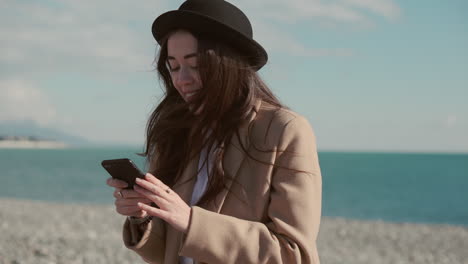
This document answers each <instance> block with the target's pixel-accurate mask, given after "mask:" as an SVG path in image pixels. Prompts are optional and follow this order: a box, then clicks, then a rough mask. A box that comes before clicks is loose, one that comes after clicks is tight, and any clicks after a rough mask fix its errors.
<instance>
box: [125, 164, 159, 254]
mask: <svg viewBox="0 0 468 264" xmlns="http://www.w3.org/2000/svg"><path fill="white" fill-rule="evenodd" d="M155 157H157V155H155ZM155 163H156V162H153V163H152V164H150V166H149V169H148V171H149V172H151V173H153V174H154V164H155ZM141 229H143V230H141ZM122 235H123V241H124V244H125V246H126V247H127V248H129V249H131V250H133V251H135V252H136V253H137V254H138V255H140V256H141V257H142V258H143V259H144V260H145V261H146V262H149V263H164V255H165V250H166V223H165V222H164V221H163V220H162V219H160V218H157V217H153V219H152V220H151V221H150V222H149V224H147V225H146V227H145V228H141V227H140V226H138V225H135V224H132V223H130V221H129V220H128V219H127V220H125V223H124V225H123V233H122Z"/></svg>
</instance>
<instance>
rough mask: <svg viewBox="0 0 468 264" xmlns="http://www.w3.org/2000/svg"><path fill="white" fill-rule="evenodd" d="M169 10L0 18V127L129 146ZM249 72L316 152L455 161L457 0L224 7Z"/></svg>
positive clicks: (52, 1) (461, 8)
mask: <svg viewBox="0 0 468 264" xmlns="http://www.w3.org/2000/svg"><path fill="white" fill-rule="evenodd" d="M181 3H182V1H173V0H172V1H167V0H157V1H154V0H153V1H137V2H135V1H124V0H114V1H109V0H103V1H91V0H82V1H72V0H61V1H58V0H48V1H40V3H39V2H38V1H17V0H4V1H2V8H1V9H0V22H1V23H0V30H1V32H2V34H0V39H1V40H0V49H1V50H2V52H1V53H0V122H1V121H5V120H23V119H27V120H33V121H35V122H37V123H38V124H39V125H41V126H46V127H52V128H57V129H59V130H62V131H65V132H67V133H70V134H74V135H80V136H82V137H85V138H88V139H90V140H94V141H99V142H115V143H120V144H133V145H136V146H141V145H142V143H143V140H144V128H145V124H146V119H147V118H148V116H149V114H150V112H151V110H152V109H153V108H154V106H155V105H156V103H157V102H158V99H159V98H160V96H161V90H160V88H159V83H158V80H157V77H156V75H155V73H154V72H153V71H152V60H153V57H154V54H155V50H156V43H155V41H154V40H153V38H152V36H151V33H150V26H151V23H152V22H153V20H154V18H155V17H156V16H158V15H159V14H161V13H163V12H165V11H167V10H170V9H176V8H177V7H178V6H179V5H180V4H181ZM232 3H234V4H236V5H238V6H239V7H241V8H242V9H243V10H244V11H245V13H246V14H247V15H248V16H249V18H250V19H251V21H252V24H253V27H254V37H255V38H256V39H257V40H258V41H259V42H260V43H262V45H263V46H264V47H265V48H266V50H267V51H268V52H269V56H270V60H269V63H268V64H267V66H265V68H264V69H262V70H261V75H262V77H263V78H264V79H265V81H266V82H267V83H268V84H269V85H270V87H271V88H272V90H273V91H274V92H275V93H276V94H277V95H278V96H279V97H280V99H281V100H282V101H283V102H284V103H285V104H286V105H287V106H289V107H290V108H292V109H293V110H295V111H297V112H299V113H301V114H302V115H304V116H306V117H307V118H308V119H309V121H310V122H311V124H312V126H313V127H314V130H315V132H316V135H317V140H318V147H319V149H320V150H346V151H410V152H413V151H415V152H420V151H422V152H429V151H441V152H468V48H467V47H468V17H467V16H466V13H467V12H468V2H466V1H462V0H452V1H435V0H429V1H392V0H334V1H317V0H288V1H286V0H256V1H249V0H237V1H232Z"/></svg>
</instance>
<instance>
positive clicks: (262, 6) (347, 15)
mask: <svg viewBox="0 0 468 264" xmlns="http://www.w3.org/2000/svg"><path fill="white" fill-rule="evenodd" d="M233 2H235V3H238V4H239V6H243V7H245V8H246V10H247V11H252V12H251V13H250V14H249V15H250V16H254V15H255V16H260V17H265V18H271V19H273V20H276V21H280V22H288V23H296V22H299V21H314V22H319V23H320V22H329V21H332V22H336V23H342V24H343V23H344V24H345V25H349V24H350V23H351V24H368V23H372V20H371V18H369V16H368V14H367V13H366V12H365V11H364V10H368V11H370V12H372V13H374V14H376V15H381V16H384V17H386V18H389V19H396V18H398V17H399V15H400V13H401V11H400V8H399V7H398V5H397V4H396V3H395V2H394V1H393V0H334V1H320V0H256V1H250V0H238V1H233Z"/></svg>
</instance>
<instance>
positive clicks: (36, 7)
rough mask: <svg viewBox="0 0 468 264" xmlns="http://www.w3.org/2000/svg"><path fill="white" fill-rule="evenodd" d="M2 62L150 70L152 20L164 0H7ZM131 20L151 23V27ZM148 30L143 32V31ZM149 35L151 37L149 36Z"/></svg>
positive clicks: (30, 67) (28, 67) (32, 67)
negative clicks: (139, 26) (143, 27)
mask: <svg viewBox="0 0 468 264" xmlns="http://www.w3.org/2000/svg"><path fill="white" fill-rule="evenodd" d="M2 5H3V6H6V8H2V10H1V11H0V17H1V18H0V22H1V23H0V31H1V32H2V34H0V49H1V50H2V53H1V54H0V62H1V66H2V67H5V68H8V69H9V71H10V72H11V71H21V72H23V73H30V72H44V71H46V72H56V71H60V70H62V71H63V70H65V71H70V72H76V71H88V72H96V71H97V72H103V71H107V72H115V71H129V70H130V71H138V70H148V69H151V62H152V56H153V54H154V51H153V50H151V46H152V45H154V42H153V41H152V37H151V34H150V33H149V32H150V23H151V22H152V19H154V17H155V16H156V13H157V7H158V5H159V6H161V11H162V7H164V6H165V5H164V4H163V3H162V1H139V2H138V5H136V4H135V3H133V2H130V1H122V0H120V1H112V2H109V1H89V0H88V1H71V0H63V1H58V0H55V1H51V2H50V3H48V4H47V5H44V4H42V5H41V4H40V3H37V2H30V3H25V2H18V1H11V0H10V1H6V3H2ZM132 23H142V24H145V25H147V26H148V27H147V29H146V30H144V31H143V30H140V29H134V28H132ZM143 32H144V33H143ZM145 39H146V41H145Z"/></svg>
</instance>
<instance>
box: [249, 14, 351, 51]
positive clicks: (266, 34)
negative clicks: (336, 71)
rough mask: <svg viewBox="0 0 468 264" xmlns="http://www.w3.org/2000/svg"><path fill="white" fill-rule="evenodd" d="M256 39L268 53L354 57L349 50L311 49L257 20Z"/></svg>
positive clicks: (292, 37)
mask: <svg viewBox="0 0 468 264" xmlns="http://www.w3.org/2000/svg"><path fill="white" fill-rule="evenodd" d="M255 26H256V32H257V34H256V37H255V38H256V39H257V40H258V41H259V42H260V43H267V44H268V45H264V47H265V49H266V50H267V52H268V53H270V54H271V53H272V52H278V53H286V54H289V55H293V56H301V57H321V56H337V57H342V56H352V51H351V50H349V49H345V48H342V49H329V48H321V49H319V48H310V47H306V46H304V45H303V44H302V43H301V42H300V41H298V40H297V39H295V37H294V36H293V35H291V34H288V33H286V32H283V31H281V30H279V29H277V28H275V27H272V26H269V25H267V24H265V23H263V22H262V21H258V20H255Z"/></svg>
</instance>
